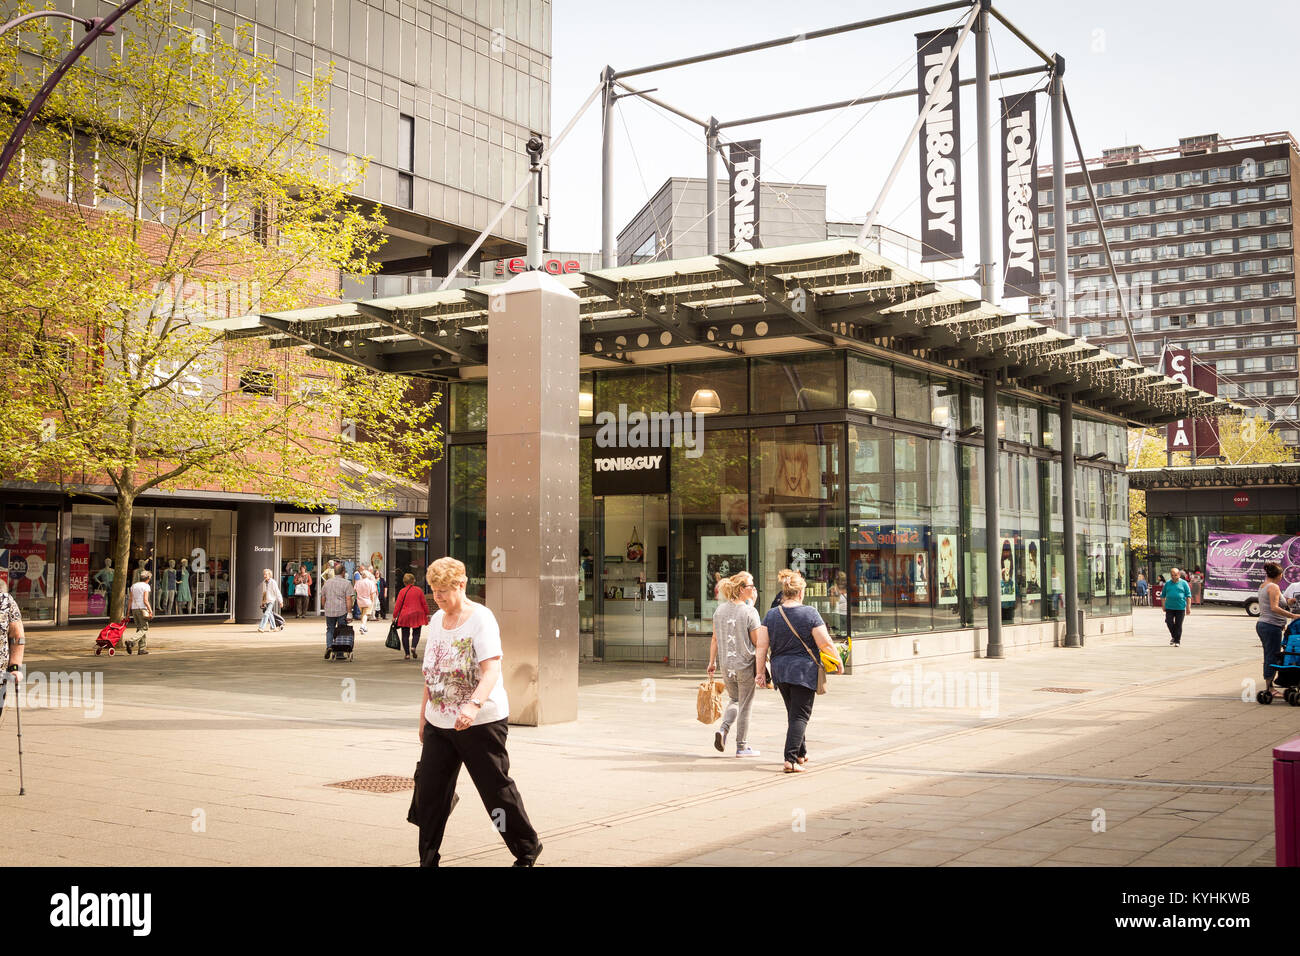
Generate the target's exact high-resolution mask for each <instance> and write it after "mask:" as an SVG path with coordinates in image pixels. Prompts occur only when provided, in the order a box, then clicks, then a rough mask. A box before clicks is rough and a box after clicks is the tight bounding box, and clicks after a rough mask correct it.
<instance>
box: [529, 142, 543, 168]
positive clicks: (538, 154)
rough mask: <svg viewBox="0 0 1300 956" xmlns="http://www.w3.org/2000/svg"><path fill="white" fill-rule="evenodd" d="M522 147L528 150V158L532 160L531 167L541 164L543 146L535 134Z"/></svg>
mask: <svg viewBox="0 0 1300 956" xmlns="http://www.w3.org/2000/svg"><path fill="white" fill-rule="evenodd" d="M524 148H525V149H526V150H528V158H529V159H530V160H531V161H532V165H533V167H534V168H536V167H538V166H540V165H541V164H542V150H543V149H544V148H545V147H544V146H543V145H542V141H541V139H539V138H538V137H536V136H534V137H532V138H531V139H530V140H528V142H527V144H526V145H525V146H524Z"/></svg>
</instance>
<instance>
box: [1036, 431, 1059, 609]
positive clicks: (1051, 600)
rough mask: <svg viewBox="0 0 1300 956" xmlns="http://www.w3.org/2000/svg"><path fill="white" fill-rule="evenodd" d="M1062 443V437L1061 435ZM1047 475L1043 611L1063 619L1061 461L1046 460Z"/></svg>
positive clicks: (1043, 468) (1044, 469)
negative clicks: (1044, 595) (1045, 587)
mask: <svg viewBox="0 0 1300 956" xmlns="http://www.w3.org/2000/svg"><path fill="white" fill-rule="evenodd" d="M1057 440H1058V442H1059V440H1060V436H1059V435H1058V436H1057ZM1041 470H1042V473H1043V474H1044V475H1045V476H1046V478H1045V480H1046V485H1047V507H1046V508H1045V509H1044V511H1045V513H1046V515H1047V519H1048V532H1047V577H1046V581H1047V599H1046V604H1045V606H1044V608H1043V613H1044V615H1045V616H1046V617H1049V618H1054V619H1055V618H1059V617H1061V616H1062V615H1063V614H1064V613H1065V548H1064V541H1065V514H1064V513H1063V512H1062V511H1061V463H1060V462H1059V461H1051V462H1043V463H1042V465H1041Z"/></svg>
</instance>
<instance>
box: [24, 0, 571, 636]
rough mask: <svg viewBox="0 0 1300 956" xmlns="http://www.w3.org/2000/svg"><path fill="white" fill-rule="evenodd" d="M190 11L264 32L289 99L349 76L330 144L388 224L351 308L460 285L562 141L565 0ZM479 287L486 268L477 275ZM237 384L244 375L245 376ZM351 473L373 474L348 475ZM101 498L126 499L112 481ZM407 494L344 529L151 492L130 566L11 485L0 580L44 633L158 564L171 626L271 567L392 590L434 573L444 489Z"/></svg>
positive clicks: (229, 501)
mask: <svg viewBox="0 0 1300 956" xmlns="http://www.w3.org/2000/svg"><path fill="white" fill-rule="evenodd" d="M52 6H53V7H55V8H57V9H60V10H63V11H66V12H70V13H75V14H77V15H79V16H99V15H103V14H104V13H105V12H106V11H107V10H109V9H111V7H112V5H111V4H108V3H106V2H104V0H55V2H54V3H53V4H52ZM172 15H173V16H174V17H175V20H176V26H177V27H178V28H179V29H182V30H187V31H190V32H191V33H193V34H194V35H195V36H196V37H197V36H199V35H204V36H208V37H212V36H214V35H215V34H216V33H217V32H218V31H220V33H221V34H222V35H223V36H225V37H229V36H230V34H231V32H232V31H235V30H244V31H247V33H248V34H249V35H250V36H251V37H252V40H253V43H254V45H255V49H256V51H257V53H258V54H259V55H261V56H264V57H267V58H270V59H273V60H274V61H275V64H276V65H275V66H274V70H275V73H276V77H277V79H278V80H279V83H280V86H281V88H282V89H293V88H294V87H296V86H297V84H298V83H300V82H301V81H303V80H305V79H307V78H309V77H311V76H312V75H314V74H320V73H322V72H324V71H328V70H330V69H331V64H332V86H331V88H330V92H329V97H328V102H327V103H326V104H325V108H326V110H327V112H328V123H329V132H328V135H327V137H326V139H325V142H324V144H323V149H324V151H325V152H326V153H327V154H328V156H329V157H330V159H331V160H332V161H333V162H334V163H335V164H336V165H338V166H340V167H342V166H344V165H345V164H346V163H347V162H348V158H349V157H351V156H368V157H370V165H369V167H368V171H367V175H366V178H365V180H364V182H363V184H362V185H361V187H360V189H359V191H358V193H357V198H358V199H359V200H361V201H362V203H363V204H381V205H382V206H383V207H384V215H385V217H386V218H387V221H388V222H387V226H386V227H385V229H384V232H385V234H386V236H387V242H386V244H385V245H384V246H383V248H382V249H381V250H380V252H379V254H378V257H379V259H380V260H381V261H382V271H381V274H380V275H378V276H375V277H371V278H365V279H353V278H351V277H348V276H340V286H341V287H342V290H343V294H344V297H345V298H350V299H355V298H366V299H369V298H375V297H377V296H380V297H381V296H387V295H396V294H403V293H407V292H411V291H418V290H419V289H421V288H425V287H429V286H431V285H432V284H434V283H435V282H436V281H437V279H436V277H439V276H445V275H446V274H447V272H448V270H449V269H451V268H452V267H454V266H455V264H456V262H457V261H458V260H459V259H460V257H461V256H462V255H463V253H464V252H465V251H466V249H467V248H468V246H469V244H470V243H472V242H473V240H474V238H475V237H476V236H477V235H478V233H479V231H480V230H481V229H482V228H483V227H484V226H486V225H487V223H488V221H489V220H490V219H491V218H492V216H493V215H494V214H495V213H496V211H497V210H498V209H499V208H500V206H501V205H502V203H504V202H505V200H506V199H507V198H508V197H509V195H510V194H511V193H512V192H513V190H514V188H515V186H516V184H517V183H518V182H519V181H520V178H521V177H523V176H525V175H527V155H526V152H525V150H524V143H525V142H526V141H527V140H528V138H529V136H530V135H531V134H532V133H538V134H541V135H542V137H543V138H546V136H547V134H548V133H549V129H550V71H551V4H550V2H549V0H490V2H480V3H478V4H474V3H471V2H468V0H466V2H461V0H449V2H442V3H434V2H430V0H412V2H405V0H221V2H218V3H215V4H214V3H209V2H205V0H191V2H190V3H189V4H188V6H184V7H182V6H177V7H175V8H174V12H173V14H172ZM131 17H132V15H131V14H128V15H127V16H126V18H125V19H124V20H123V22H122V24H120V27H121V29H120V30H119V33H118V35H117V36H116V37H105V38H103V39H101V40H100V41H99V42H98V43H97V44H96V45H95V46H94V47H92V50H91V52H90V53H88V54H87V57H88V58H90V60H91V62H92V63H93V62H99V63H106V62H107V58H108V57H110V56H111V55H112V53H113V52H114V49H115V48H116V50H117V51H118V52H120V50H121V43H122V39H121V38H122V36H123V35H124V34H125V33H126V31H129V30H130V29H131V23H132V19H131ZM66 29H72V28H71V27H67V28H66ZM161 175H163V176H165V175H166V172H165V170H163V171H162V173H161ZM91 205H92V206H93V205H94V202H93V200H92V203H91ZM526 221H527V211H526V206H525V205H524V204H523V202H521V204H519V205H518V206H515V207H512V208H511V209H510V210H508V212H507V214H506V216H505V218H504V219H503V220H502V222H501V225H500V227H499V229H498V231H497V232H496V233H494V234H492V235H490V236H489V237H488V238H487V240H486V242H485V243H484V245H483V250H482V254H483V257H484V258H488V257H492V258H497V257H502V256H516V255H523V253H524V249H525V242H524V236H525V226H526ZM477 276H478V262H477V260H474V261H473V262H472V264H471V268H470V269H468V270H467V277H468V279H469V281H477ZM230 380H231V382H232V383H238V382H240V381H241V380H240V378H239V370H238V369H232V370H231V375H230ZM229 387H231V388H239V387H240V386H239V385H238V384H231V385H230V386H229ZM340 468H341V471H342V472H343V474H344V475H345V476H347V477H350V478H353V479H356V478H358V477H359V476H358V475H356V474H351V473H350V472H349V467H348V465H347V463H341V464H340ZM90 485H95V482H94V481H93V480H91V481H90V482H89V485H88V487H89V486H90ZM94 490H96V491H98V492H99V493H100V494H102V495H106V496H108V497H111V496H112V494H113V493H112V490H111V489H110V488H108V487H107V486H106V485H104V484H101V485H95V487H94ZM397 498H398V504H397V507H396V508H395V509H394V510H392V511H389V512H383V513H376V512H373V511H370V510H368V509H365V508H364V507H363V506H362V505H361V504H360V503H357V502H349V501H347V500H346V499H342V500H340V501H339V502H338V511H339V514H338V515H336V516H334V517H333V521H331V522H325V523H321V522H309V521H306V519H308V518H312V517H314V516H305V515H300V514H298V512H300V511H301V509H297V508H293V507H290V506H288V505H286V504H285V503H282V502H275V501H270V500H268V499H266V498H265V497H263V496H261V495H258V494H253V493H249V492H246V491H245V490H244V489H241V488H229V489H222V490H219V491H214V490H212V489H201V488H192V489H191V488H181V489H177V490H175V491H173V492H169V493H166V494H161V493H154V494H149V495H146V496H143V497H142V498H141V499H140V500H139V502H138V504H137V507H136V512H135V514H136V517H135V520H134V523H133V529H132V539H133V542H134V544H133V552H132V557H131V562H130V563H131V567H130V568H127V569H114V568H112V567H111V560H109V556H110V555H111V554H112V553H113V552H112V548H113V546H114V544H115V537H116V531H115V530H114V528H113V517H112V514H113V509H112V506H110V505H107V504H104V503H103V502H102V501H91V500H88V499H87V498H86V497H85V496H84V495H82V496H77V495H73V494H69V493H65V492H63V491H60V490H56V489H54V488H52V487H36V486H33V485H27V484H20V483H16V482H5V483H4V484H3V486H0V576H7V577H9V578H10V579H11V587H12V589H13V591H14V593H15V595H16V596H17V598H18V601H19V604H20V606H21V609H22V612H23V615H24V617H25V618H26V620H27V621H28V622H29V623H33V624H80V625H85V624H88V623H90V622H96V621H102V620H103V619H104V617H105V615H106V614H107V593H108V590H109V586H110V584H111V582H112V580H113V577H114V575H116V574H121V573H132V574H134V573H136V572H138V571H139V570H141V569H150V570H152V571H153V572H154V575H155V587H156V590H157V591H158V605H159V608H158V609H159V616H160V617H162V618H167V617H177V618H186V619H193V618H201V617H204V616H207V615H213V616H215V617H216V618H217V619H222V618H225V617H227V616H229V615H231V614H232V613H233V614H237V615H240V616H241V617H242V616H247V610H246V609H245V610H244V611H243V612H241V610H240V608H239V607H237V606H236V602H235V601H232V595H236V594H238V595H240V596H241V600H243V599H245V598H247V595H248V594H251V593H252V590H251V588H249V587H247V586H244V587H242V588H241V583H242V584H243V585H248V584H249V577H248V575H249V573H252V574H253V575H254V578H253V580H256V575H258V574H260V568H261V567H263V566H272V567H275V568H276V569H278V570H279V571H283V570H284V569H285V567H286V566H287V565H289V564H296V563H297V562H303V563H304V564H307V565H308V566H310V567H313V568H317V569H319V568H320V567H321V563H322V562H323V561H325V560H328V559H331V558H334V559H338V560H341V561H344V562H345V563H349V564H353V565H355V564H357V563H361V562H366V561H370V560H371V559H372V556H373V555H375V554H380V555H382V556H383V558H384V565H385V568H386V569H387V570H388V573H389V574H390V575H391V577H390V584H393V583H396V582H400V579H401V578H400V574H401V572H402V571H403V570H407V569H408V568H409V569H411V570H415V571H417V572H418V571H420V570H421V569H422V568H423V567H424V564H425V560H426V555H425V544H424V533H423V524H422V523H417V522H416V521H414V520H413V519H414V518H417V517H423V516H424V515H425V514H426V513H427V510H426V506H425V502H426V500H427V489H425V488H423V487H415V488H403V489H399V491H398V494H397ZM298 518H302V519H304V520H302V521H298V520H296V519H298ZM309 525H310V527H309ZM304 528H308V530H303V529H304ZM236 542H238V545H237V544H236ZM237 551H238V554H237V553H236V552H237ZM241 555H242V560H241ZM200 556H201V557H200ZM245 568H252V569H253V570H252V571H251V572H247V571H245V570H244V569H245ZM316 593H317V594H318V593H319V589H317V590H316ZM164 595H174V596H172V597H164ZM313 600H315V598H313ZM253 617H254V619H255V618H256V609H255V608H254V611H253Z"/></svg>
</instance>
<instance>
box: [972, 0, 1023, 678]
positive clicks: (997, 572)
mask: <svg viewBox="0 0 1300 956" xmlns="http://www.w3.org/2000/svg"><path fill="white" fill-rule="evenodd" d="M990 5H991V4H990V2H989V0H980V3H979V15H978V17H977V18H976V20H975V123H976V126H977V127H978V128H977V129H976V150H977V157H976V158H977V161H978V162H977V165H976V170H977V173H978V176H979V184H978V185H979V196H978V200H979V226H980V261H979V266H978V269H977V274H978V275H979V283H980V298H981V299H983V300H984V301H985V302H992V303H996V301H997V300H996V296H997V292H996V289H995V287H994V281H993V164H992V163H991V162H990V161H989V7H990ZM983 425H984V528H985V538H984V551H985V575H986V577H987V586H988V592H989V607H988V631H989V633H988V640H987V646H986V648H985V651H984V656H985V657H1001V656H1002V580H1001V573H1002V532H1001V529H1000V527H999V521H998V518H999V515H998V497H999V496H998V458H999V456H1000V454H1001V450H1000V447H999V446H1000V444H1001V442H1000V441H999V439H998V380H997V372H996V371H989V372H988V373H987V375H986V377H985V379H984V422H983ZM1013 586H1014V581H1013Z"/></svg>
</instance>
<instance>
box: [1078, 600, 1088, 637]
mask: <svg viewBox="0 0 1300 956" xmlns="http://www.w3.org/2000/svg"><path fill="white" fill-rule="evenodd" d="M1086 641H1087V635H1086V634H1084V633H1083V608H1079V646H1080V647H1083V645H1084V644H1085V643H1086Z"/></svg>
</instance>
